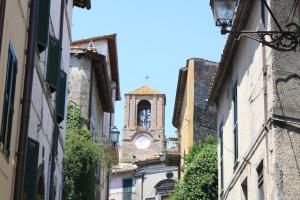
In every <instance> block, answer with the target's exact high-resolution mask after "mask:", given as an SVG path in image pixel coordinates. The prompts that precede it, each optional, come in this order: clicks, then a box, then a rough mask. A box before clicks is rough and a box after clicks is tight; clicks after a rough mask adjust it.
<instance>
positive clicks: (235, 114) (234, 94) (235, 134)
mask: <svg viewBox="0 0 300 200" xmlns="http://www.w3.org/2000/svg"><path fill="white" fill-rule="evenodd" d="M237 103H238V102H237V85H235V86H234V88H233V90H232V108H233V138H234V141H233V143H234V149H233V151H234V162H236V161H237V159H238V154H239V141H238V140H239V138H238V105H237Z"/></svg>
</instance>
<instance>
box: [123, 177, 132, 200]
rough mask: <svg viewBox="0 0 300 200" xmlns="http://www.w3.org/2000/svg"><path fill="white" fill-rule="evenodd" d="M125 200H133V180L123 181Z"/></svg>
mask: <svg viewBox="0 0 300 200" xmlns="http://www.w3.org/2000/svg"><path fill="white" fill-rule="evenodd" d="M123 200H132V179H131V178H129V179H124V180H123Z"/></svg>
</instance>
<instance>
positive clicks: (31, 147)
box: [23, 138, 50, 199]
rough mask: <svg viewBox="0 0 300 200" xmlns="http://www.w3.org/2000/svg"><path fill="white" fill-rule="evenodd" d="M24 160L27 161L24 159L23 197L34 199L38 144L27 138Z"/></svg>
mask: <svg viewBox="0 0 300 200" xmlns="http://www.w3.org/2000/svg"><path fill="white" fill-rule="evenodd" d="M26 158H28V159H26V163H25V174H24V186H23V191H24V193H25V195H24V196H27V199H35V195H36V181H37V165H38V158H39V143H38V142H37V141H35V140H33V139H31V138H28V141H27V150H26ZM49 171H50V170H49Z"/></svg>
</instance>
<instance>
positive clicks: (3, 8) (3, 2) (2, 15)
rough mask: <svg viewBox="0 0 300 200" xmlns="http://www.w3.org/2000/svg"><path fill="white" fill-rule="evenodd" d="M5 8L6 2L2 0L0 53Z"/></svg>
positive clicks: (0, 4)
mask: <svg viewBox="0 0 300 200" xmlns="http://www.w3.org/2000/svg"><path fill="white" fill-rule="evenodd" d="M5 6H6V0H2V1H1V2H0V52H1V46H2V36H3V26H4V18H5Z"/></svg>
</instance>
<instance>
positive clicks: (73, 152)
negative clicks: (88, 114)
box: [63, 104, 109, 200]
mask: <svg viewBox="0 0 300 200" xmlns="http://www.w3.org/2000/svg"><path fill="white" fill-rule="evenodd" d="M104 160H105V161H106V162H109V156H108V154H107V153H106V152H105V151H104V149H103V147H101V145H99V144H98V143H95V142H94V141H92V140H91V132H90V131H89V130H88V129H87V127H85V126H82V118H81V116H80V110H79V109H78V108H77V107H76V106H75V105H71V104H70V105H68V115H67V137H66V148H65V161H64V189H63V191H64V193H63V198H64V199H65V200H75V199H76V200H93V199H95V189H96V177H95V172H96V169H97V167H99V163H100V162H101V161H104Z"/></svg>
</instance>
